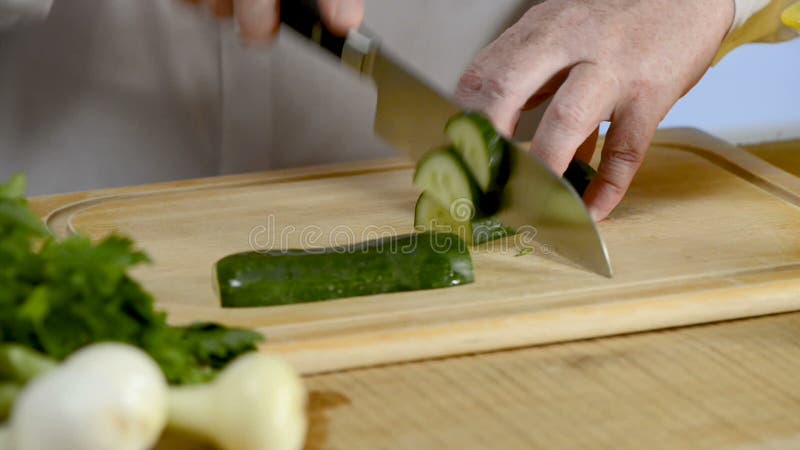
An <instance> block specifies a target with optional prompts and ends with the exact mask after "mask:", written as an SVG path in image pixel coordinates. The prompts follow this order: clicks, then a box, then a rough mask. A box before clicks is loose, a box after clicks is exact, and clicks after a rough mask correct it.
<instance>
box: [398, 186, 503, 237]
mask: <svg viewBox="0 0 800 450" xmlns="http://www.w3.org/2000/svg"><path fill="white" fill-rule="evenodd" d="M453 215H454V214H453V213H452V211H451V210H450V208H445V207H444V206H442V204H441V203H439V202H438V201H437V200H436V199H434V198H433V196H431V195H430V194H428V193H427V192H423V193H422V194H421V195H420V196H419V199H417V206H416V208H415V210H414V227H415V228H416V229H418V230H430V231H434V232H437V233H453V234H455V235H457V236H458V237H460V238H461V239H463V240H464V241H465V242H466V243H467V244H470V245H480V244H483V243H486V242H489V241H493V240H495V239H501V238H504V237H508V236H513V235H514V234H516V232H515V231H514V229H513V228H509V227H507V226H505V225H503V224H502V223H500V221H499V220H497V219H495V218H493V217H484V218H481V219H476V220H471V221H470V220H457V219H454V218H453Z"/></svg>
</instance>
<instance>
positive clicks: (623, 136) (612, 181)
mask: <svg viewBox="0 0 800 450" xmlns="http://www.w3.org/2000/svg"><path fill="white" fill-rule="evenodd" d="M615 116H619V117H615V120H614V122H613V123H612V124H611V128H610V129H609V131H608V134H607V135H606V141H605V144H604V145H603V153H602V158H601V160H600V166H599V167H598V169H597V176H596V177H595V178H594V180H592V182H591V183H590V184H589V187H588V188H587V189H586V193H585V194H584V196H583V198H584V201H585V202H586V204H587V206H588V208H589V213H590V214H591V215H592V218H594V219H595V220H603V219H605V218H606V217H608V215H609V214H610V213H611V211H612V210H613V209H614V208H615V207H616V206H617V204H618V203H619V202H620V201H621V200H622V197H623V196H624V195H625V192H627V190H628V187H629V186H630V184H631V181H633V176H634V175H635V174H636V171H637V170H639V167H640V166H641V165H642V161H643V160H644V155H645V152H646V151H647V148H648V147H649V145H650V141H651V140H652V139H653V135H654V134H655V130H656V127H657V126H658V118H657V117H652V115H647V114H641V113H637V112H635V111H633V110H628V111H624V112H623V113H622V114H617V113H615Z"/></svg>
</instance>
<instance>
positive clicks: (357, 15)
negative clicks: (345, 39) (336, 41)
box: [319, 0, 364, 36]
mask: <svg viewBox="0 0 800 450" xmlns="http://www.w3.org/2000/svg"><path fill="white" fill-rule="evenodd" d="M319 9H320V13H321V15H322V20H324V21H325V25H327V26H328V29H329V30H330V31H331V32H332V33H333V34H336V35H339V36H344V35H346V34H347V32H348V31H350V30H352V29H353V28H358V26H359V25H361V20H362V19H363V18H364V0H319Z"/></svg>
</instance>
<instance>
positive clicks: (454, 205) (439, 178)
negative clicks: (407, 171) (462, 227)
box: [414, 148, 482, 222]
mask: <svg viewBox="0 0 800 450" xmlns="http://www.w3.org/2000/svg"><path fill="white" fill-rule="evenodd" d="M414 186H416V187H418V188H419V189H420V190H422V191H424V192H427V193H428V194H429V195H430V196H431V197H433V198H434V199H435V200H436V201H437V202H439V204H441V205H442V206H444V207H445V208H446V209H448V210H450V211H452V215H453V216H454V218H455V219H456V220H458V221H459V222H466V221H469V220H472V219H473V218H474V217H475V216H476V215H477V213H478V211H479V208H480V206H481V205H480V203H481V200H482V199H481V192H480V189H479V188H478V185H477V184H475V181H474V180H473V178H472V176H471V175H470V172H469V169H467V167H466V166H465V165H464V163H463V161H462V160H461V157H460V156H459V155H458V154H457V153H456V152H455V150H453V149H452V148H439V149H435V150H431V151H429V152H428V153H427V154H426V155H425V156H424V157H423V158H422V159H421V160H419V162H417V170H416V172H415V173H414Z"/></svg>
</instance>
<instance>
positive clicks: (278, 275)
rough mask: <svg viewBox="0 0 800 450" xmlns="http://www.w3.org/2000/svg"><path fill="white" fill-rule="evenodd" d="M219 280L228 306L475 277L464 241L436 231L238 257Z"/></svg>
mask: <svg viewBox="0 0 800 450" xmlns="http://www.w3.org/2000/svg"><path fill="white" fill-rule="evenodd" d="M216 278H217V282H218V284H219V287H220V298H221V301H222V306H224V307H250V306H272V305H288V304H294V303H304V302H315V301H321V300H329V299H335V298H342V297H355V296H361V295H373V294H382V293H388V292H400V291H412V290H420V289H437V288H444V287H450V286H458V285H462V284H468V283H472V282H473V281H474V279H475V277H474V274H473V270H472V259H471V258H470V256H469V250H468V249H467V245H466V243H465V242H464V241H463V240H462V239H460V238H459V237H458V236H456V235H454V234H450V233H435V232H425V233H417V234H411V235H404V236H391V237H386V238H381V239H375V240H371V241H366V242H362V243H359V244H356V245H350V246H346V247H334V248H326V249H314V250H286V251H281V250H274V251H269V252H262V253H259V252H248V253H239V254H235V255H230V256H226V257H225V258H223V259H221V260H220V261H219V262H217V264H216Z"/></svg>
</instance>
